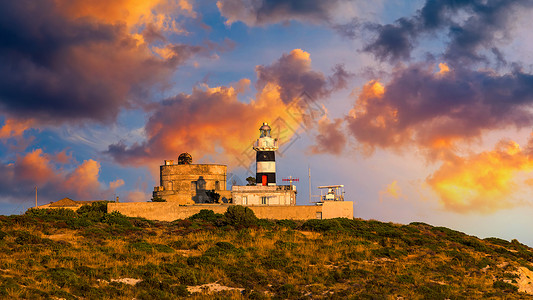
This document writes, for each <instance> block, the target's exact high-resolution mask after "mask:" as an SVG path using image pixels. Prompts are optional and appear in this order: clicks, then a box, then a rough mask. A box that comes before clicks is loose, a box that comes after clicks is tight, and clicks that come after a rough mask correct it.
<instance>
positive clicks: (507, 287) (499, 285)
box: [492, 280, 518, 292]
mask: <svg viewBox="0 0 533 300" xmlns="http://www.w3.org/2000/svg"><path fill="white" fill-rule="evenodd" d="M492 287H493V288H495V289H499V290H504V291H511V292H517V291H518V287H516V286H514V285H512V284H510V283H507V282H504V281H501V280H498V281H494V283H493V284H492Z"/></svg>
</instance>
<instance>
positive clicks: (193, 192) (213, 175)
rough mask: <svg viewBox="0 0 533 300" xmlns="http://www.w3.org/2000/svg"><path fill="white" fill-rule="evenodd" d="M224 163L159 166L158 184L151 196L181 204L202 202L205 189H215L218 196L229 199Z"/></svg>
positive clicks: (204, 200) (204, 196) (206, 198)
mask: <svg viewBox="0 0 533 300" xmlns="http://www.w3.org/2000/svg"><path fill="white" fill-rule="evenodd" d="M226 171H227V167H226V166H225V165H214V164H191V165H174V164H172V163H169V164H167V161H165V165H162V166H160V185H159V186H156V187H155V188H154V192H153V196H154V197H161V198H163V199H165V200H166V201H168V202H178V203H180V204H182V205H186V204H194V203H204V202H206V201H207V200H208V197H207V195H206V194H205V191H206V190H215V191H216V192H217V193H219V194H220V197H221V198H222V197H225V198H227V199H229V198H230V197H231V193H229V192H228V191H227V190H226Z"/></svg>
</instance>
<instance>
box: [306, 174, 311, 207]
mask: <svg viewBox="0 0 533 300" xmlns="http://www.w3.org/2000/svg"><path fill="white" fill-rule="evenodd" d="M307 167H308V168H309V169H308V170H309V203H311V167H310V166H307Z"/></svg>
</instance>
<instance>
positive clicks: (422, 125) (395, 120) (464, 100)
mask: <svg viewBox="0 0 533 300" xmlns="http://www.w3.org/2000/svg"><path fill="white" fill-rule="evenodd" d="M434 69H435V66H434V65H430V64H413V65H411V66H409V67H405V68H401V69H397V70H396V71H395V73H393V75H392V79H391V81H390V82H389V83H388V84H386V85H382V84H381V83H379V82H378V81H370V82H368V83H367V84H366V85H365V86H364V87H363V88H362V90H361V91H360V92H359V94H358V95H357V100H356V103H355V105H354V108H353V109H352V111H351V112H350V115H349V116H347V117H346V121H347V122H348V128H349V132H350V133H351V134H352V135H353V136H354V137H355V138H356V139H357V141H358V142H359V144H360V145H361V147H363V148H364V149H366V150H368V151H369V152H372V151H373V150H374V149H375V148H376V147H379V148H388V149H396V150H401V149H406V148H405V147H406V146H410V145H411V146H412V145H414V146H416V147H419V148H421V149H426V150H433V151H440V150H443V149H445V150H449V149H451V148H453V147H454V146H455V145H456V144H457V142H461V141H471V140H472V139H475V138H479V137H481V136H482V134H483V133H484V132H487V131H490V130H495V129H504V128H524V127H528V126H531V125H533V112H532V111H531V107H532V105H533V75H531V74H527V73H523V72H522V71H520V70H514V71H513V72H510V73H507V74H503V75H499V74H496V73H494V72H492V71H490V70H480V71H476V70H467V69H462V68H459V69H452V70H448V71H446V72H443V70H445V68H444V66H441V72H439V73H436V72H434Z"/></svg>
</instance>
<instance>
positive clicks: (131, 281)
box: [111, 278, 142, 285]
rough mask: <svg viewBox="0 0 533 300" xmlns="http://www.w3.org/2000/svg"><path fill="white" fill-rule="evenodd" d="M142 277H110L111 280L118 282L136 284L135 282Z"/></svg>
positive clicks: (139, 280)
mask: <svg viewBox="0 0 533 300" xmlns="http://www.w3.org/2000/svg"><path fill="white" fill-rule="evenodd" d="M141 281H142V279H135V278H119V279H111V282H120V283H124V284H128V285H136V284H137V283H139V282H141Z"/></svg>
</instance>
